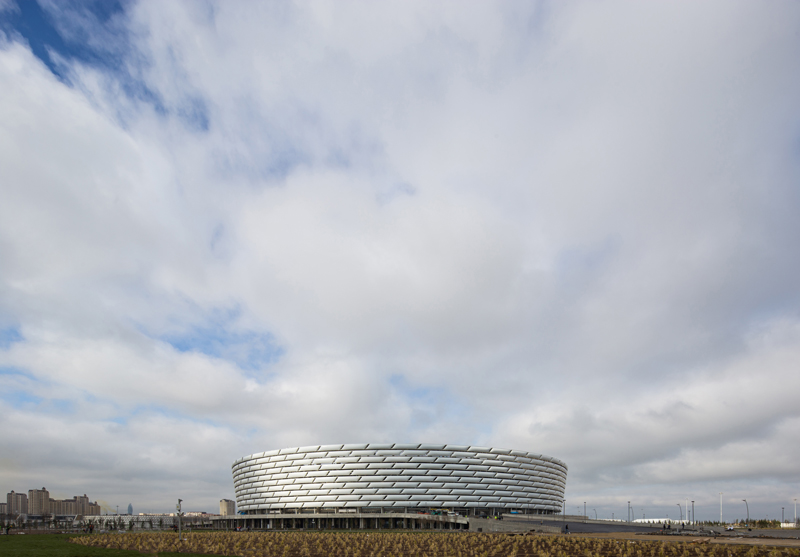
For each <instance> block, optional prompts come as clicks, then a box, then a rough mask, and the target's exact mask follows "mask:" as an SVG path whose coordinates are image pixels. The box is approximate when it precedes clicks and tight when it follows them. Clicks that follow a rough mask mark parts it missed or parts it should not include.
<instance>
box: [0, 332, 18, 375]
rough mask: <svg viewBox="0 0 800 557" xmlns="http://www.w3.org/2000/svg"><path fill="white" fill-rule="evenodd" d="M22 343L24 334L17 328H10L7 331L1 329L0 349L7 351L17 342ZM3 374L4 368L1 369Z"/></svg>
mask: <svg viewBox="0 0 800 557" xmlns="http://www.w3.org/2000/svg"><path fill="white" fill-rule="evenodd" d="M20 341H22V333H20V332H19V329H18V328H16V327H9V328H7V329H0V349H6V348H8V347H9V346H11V345H12V344H14V343H15V342H20ZM0 372H2V368H0Z"/></svg>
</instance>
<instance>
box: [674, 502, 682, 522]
mask: <svg viewBox="0 0 800 557" xmlns="http://www.w3.org/2000/svg"><path fill="white" fill-rule="evenodd" d="M675 504H676V505H678V511H679V513H678V518H680V519H681V520H683V507H681V504H680V503H675Z"/></svg>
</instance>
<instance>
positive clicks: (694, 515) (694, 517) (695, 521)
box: [692, 501, 697, 524]
mask: <svg viewBox="0 0 800 557" xmlns="http://www.w3.org/2000/svg"><path fill="white" fill-rule="evenodd" d="M692 522H693V523H694V524H697V515H696V514H694V501H692Z"/></svg>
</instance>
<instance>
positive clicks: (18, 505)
mask: <svg viewBox="0 0 800 557" xmlns="http://www.w3.org/2000/svg"><path fill="white" fill-rule="evenodd" d="M6 504H7V505H8V511H7V512H8V514H11V515H14V514H28V496H27V495H25V494H24V493H14V491H13V490H12V491H11V493H9V494H8V495H6Z"/></svg>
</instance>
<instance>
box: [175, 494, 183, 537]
mask: <svg viewBox="0 0 800 557" xmlns="http://www.w3.org/2000/svg"><path fill="white" fill-rule="evenodd" d="M181 501H183V499H178V504H177V505H175V508H176V509H177V510H178V512H177V513H175V514H177V515H178V541H181V540H182V539H183V536H182V534H181V516H182V515H183V513H182V512H181Z"/></svg>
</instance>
